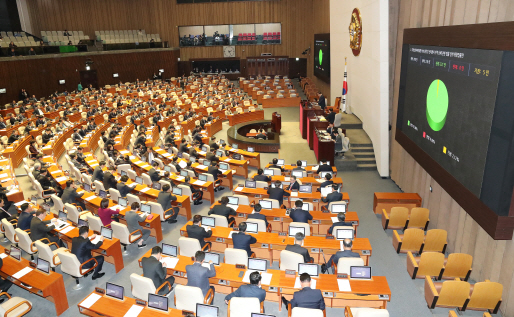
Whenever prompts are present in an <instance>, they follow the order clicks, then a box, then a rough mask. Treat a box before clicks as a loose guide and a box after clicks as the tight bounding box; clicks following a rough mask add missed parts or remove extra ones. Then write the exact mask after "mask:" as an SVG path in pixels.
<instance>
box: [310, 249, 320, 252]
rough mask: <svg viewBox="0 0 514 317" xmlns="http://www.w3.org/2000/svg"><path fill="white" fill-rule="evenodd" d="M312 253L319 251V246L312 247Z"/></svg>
mask: <svg viewBox="0 0 514 317" xmlns="http://www.w3.org/2000/svg"><path fill="white" fill-rule="evenodd" d="M311 252H312V253H319V248H311Z"/></svg>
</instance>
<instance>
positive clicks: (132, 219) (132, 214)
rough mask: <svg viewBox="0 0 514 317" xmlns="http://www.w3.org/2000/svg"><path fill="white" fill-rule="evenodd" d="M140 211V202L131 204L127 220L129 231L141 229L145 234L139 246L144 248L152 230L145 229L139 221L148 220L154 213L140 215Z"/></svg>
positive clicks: (126, 216) (126, 215)
mask: <svg viewBox="0 0 514 317" xmlns="http://www.w3.org/2000/svg"><path fill="white" fill-rule="evenodd" d="M123 176H127V175H123ZM140 211H141V208H140V206H139V203H138V202H133V203H132V204H131V205H130V210H129V211H127V213H126V214H125V221H126V222H127V228H128V230H129V232H134V231H136V230H141V233H142V235H143V236H142V237H141V239H139V242H138V244H137V247H138V248H144V247H146V244H145V241H146V240H148V237H149V236H150V234H151V233H152V231H150V229H145V228H144V227H142V226H141V225H140V224H139V223H140V222H144V221H146V219H152V218H153V215H152V214H150V215H147V214H145V213H143V214H141V216H140V215H139V214H138V212H140Z"/></svg>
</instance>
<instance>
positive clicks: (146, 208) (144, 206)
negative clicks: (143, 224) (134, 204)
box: [141, 204, 152, 214]
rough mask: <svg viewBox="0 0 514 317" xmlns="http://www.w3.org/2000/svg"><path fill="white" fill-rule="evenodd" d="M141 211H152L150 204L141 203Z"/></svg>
mask: <svg viewBox="0 0 514 317" xmlns="http://www.w3.org/2000/svg"><path fill="white" fill-rule="evenodd" d="M141 211H142V212H144V213H147V214H149V213H151V212H152V206H150V205H148V204H142V205H141Z"/></svg>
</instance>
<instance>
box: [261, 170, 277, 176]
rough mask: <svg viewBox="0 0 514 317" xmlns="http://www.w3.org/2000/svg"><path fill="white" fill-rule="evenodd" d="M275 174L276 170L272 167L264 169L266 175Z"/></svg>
mask: <svg viewBox="0 0 514 317" xmlns="http://www.w3.org/2000/svg"><path fill="white" fill-rule="evenodd" d="M274 174H275V172H274V171H273V170H272V169H270V168H265V169H264V175H267V176H273V175H274Z"/></svg>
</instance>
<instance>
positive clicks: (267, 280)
mask: <svg viewBox="0 0 514 317" xmlns="http://www.w3.org/2000/svg"><path fill="white" fill-rule="evenodd" d="M252 272H255V271H246V272H245V276H244V277H243V282H244V283H248V284H250V274H251V273H252ZM259 273H261V284H262V285H270V284H271V278H272V277H273V274H271V273H266V272H259Z"/></svg>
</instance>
